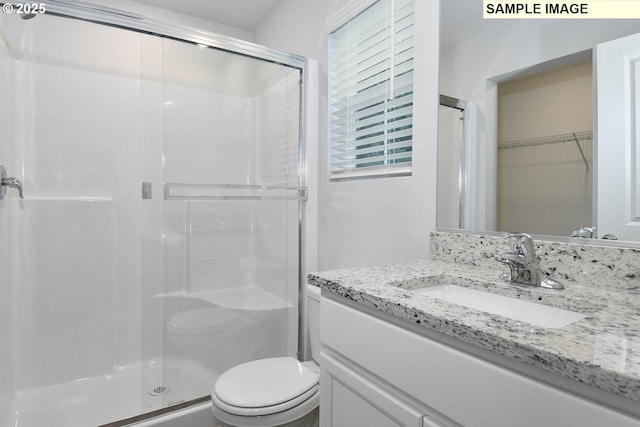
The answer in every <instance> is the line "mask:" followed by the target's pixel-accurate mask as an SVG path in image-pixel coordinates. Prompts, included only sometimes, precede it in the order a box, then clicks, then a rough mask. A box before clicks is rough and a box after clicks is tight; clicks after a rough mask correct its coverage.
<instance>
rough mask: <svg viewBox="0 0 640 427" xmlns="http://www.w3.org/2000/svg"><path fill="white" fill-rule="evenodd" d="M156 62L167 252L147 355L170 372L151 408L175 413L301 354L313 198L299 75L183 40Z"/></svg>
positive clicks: (153, 207)
mask: <svg viewBox="0 0 640 427" xmlns="http://www.w3.org/2000/svg"><path fill="white" fill-rule="evenodd" d="M157 53H158V58H160V57H161V58H162V76H161V77H162V79H161V82H162V88H161V89H162V91H161V96H162V111H161V114H162V117H163V135H162V139H163V142H164V144H163V148H162V150H161V151H160V150H157V149H154V148H150V151H149V153H150V156H147V155H146V154H145V161H147V160H149V162H151V163H150V165H153V166H150V167H145V170H146V171H148V173H149V176H150V178H149V179H150V182H152V184H153V188H154V191H155V193H156V194H154V195H153V197H152V199H150V200H146V201H145V202H148V205H147V208H148V210H147V214H148V215H147V218H148V224H147V225H145V227H147V229H148V230H153V232H154V233H155V234H156V235H162V246H161V247H162V253H159V252H157V251H156V250H155V249H153V248H150V253H149V255H150V256H149V257H147V258H146V260H147V263H150V264H154V263H158V262H161V263H162V265H163V266H164V268H163V270H162V274H161V276H162V277H160V276H159V275H158V274H159V273H158V272H157V271H155V272H152V271H151V268H149V269H146V270H147V271H148V272H149V274H150V276H149V277H154V279H153V280H152V283H149V286H150V288H149V289H153V288H155V289H156V290H157V292H149V293H148V295H147V297H148V299H147V308H148V310H144V309H143V311H148V313H149V314H150V316H149V317H148V321H147V324H146V327H145V329H146V331H147V332H148V336H149V337H154V338H149V339H147V340H145V341H146V342H145V344H144V350H145V351H146V352H147V353H148V357H146V358H145V359H148V360H154V361H157V362H158V363H161V366H162V377H161V378H160V377H158V378H154V377H153V375H151V376H150V377H148V378H147V379H146V381H147V382H148V383H149V384H148V387H147V388H148V389H149V390H152V392H151V393H150V395H149V397H148V398H147V400H148V401H150V402H151V401H153V400H154V399H155V400H158V399H161V400H162V405H163V406H168V405H173V404H177V403H180V402H184V401H188V400H191V399H195V398H198V397H202V396H206V395H209V394H210V393H211V388H212V386H213V384H214V382H215V379H216V378H217V377H218V376H219V375H220V374H221V373H222V372H224V371H225V370H227V369H229V368H230V367H232V366H235V365H237V364H239V363H243V362H247V361H250V360H254V359H259V358H264V357H273V356H284V355H295V353H296V351H297V327H298V326H297V324H298V314H297V313H298V288H299V274H300V273H299V259H300V255H299V249H300V248H299V228H300V214H299V206H300V200H302V199H303V198H304V196H305V193H304V191H303V190H301V189H300V187H299V186H300V172H299V165H300V149H299V145H300V96H301V91H300V77H301V76H300V74H301V71H300V69H297V68H292V67H288V66H284V65H280V64H276V63H273V62H269V61H264V60H260V59H257V58H253V57H249V56H245V55H239V54H234V53H231V52H228V51H223V50H219V49H213V48H207V47H202V46H198V45H194V44H190V43H183V42H178V41H173V40H163V42H162V47H161V51H160V50H158V51H157ZM152 62H153V60H150V62H149V63H150V64H151V63H152ZM152 80H153V79H150V83H149V84H150V85H153V84H154V83H153V82H152ZM158 90H159V86H158V87H155V88H154V87H153V86H150V90H149V96H154V95H153V94H156V95H157V96H159V95H158V94H159V93H160V92H159V91H158ZM156 104H157V103H156ZM157 113H158V114H160V111H158V112H157ZM158 184H161V187H160V185H158ZM156 188H162V194H160V195H159V197H158V194H157V193H159V191H157V190H156ZM154 260H155V262H154ZM160 286H162V288H160ZM156 320H158V321H156ZM154 381H155V383H154ZM153 394H156V395H153ZM151 406H153V405H151Z"/></svg>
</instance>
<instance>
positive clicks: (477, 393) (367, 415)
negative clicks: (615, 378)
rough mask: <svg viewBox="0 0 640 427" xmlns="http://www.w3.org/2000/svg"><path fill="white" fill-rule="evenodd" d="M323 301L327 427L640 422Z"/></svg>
mask: <svg viewBox="0 0 640 427" xmlns="http://www.w3.org/2000/svg"><path fill="white" fill-rule="evenodd" d="M363 310H364V309H361V306H359V305H358V304H355V303H352V302H349V301H347V300H345V299H341V298H340V297H334V296H331V297H327V296H326V295H325V293H324V292H323V297H322V300H321V332H320V335H321V342H322V348H321V359H320V364H321V406H320V408H321V415H320V423H321V426H322V427H360V426H362V427H365V426H367V427H368V426H376V427H386V426H416V427H418V426H425V427H443V426H460V425H463V426H472V427H474V426H491V427H502V426H504V427H512V426H519V427H529V426H530V427H534V426H535V427H538V426H581V427H589V426H593V427H601V426H616V427H622V426H636V427H637V426H640V419H638V418H635V417H633V416H630V415H627V414H625V413H622V412H619V411H617V410H615V409H612V408H610V407H607V406H605V405H603V404H600V403H596V402H594V401H591V400H587V399H584V398H582V397H580V396H578V395H575V394H573V393H569V392H567V391H564V390H561V389H559V388H556V387H555V386H552V385H550V384H548V383H546V382H542V381H539V380H538V379H535V378H532V377H530V376H525V375H523V374H521V373H518V372H515V371H512V370H510V369H507V368H505V367H503V366H501V365H499V364H496V363H493V362H492V361H488V360H484V359H482V358H479V357H477V356H475V355H472V354H470V353H467V352H465V351H461V350H459V349H457V348H454V347H452V346H449V345H447V344H444V343H443V342H440V341H438V340H436V339H433V337H431V336H427V335H428V334H422V333H419V332H416V330H415V329H417V328H413V327H410V326H411V325H409V324H408V322H407V321H404V320H400V319H398V320H397V321H396V320H393V321H392V319H390V318H383V317H384V316H379V315H377V314H376V312H374V311H373V310H370V309H366V312H365V311H363Z"/></svg>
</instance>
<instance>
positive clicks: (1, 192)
mask: <svg viewBox="0 0 640 427" xmlns="http://www.w3.org/2000/svg"><path fill="white" fill-rule="evenodd" d="M5 187H11V188H15V189H16V190H18V193H19V195H20V198H21V199H24V196H23V194H22V183H21V182H20V180H19V179H18V178H11V177H7V171H6V169H5V168H4V166H2V165H0V199H4V196H5V195H6V193H7V189H6V188H5Z"/></svg>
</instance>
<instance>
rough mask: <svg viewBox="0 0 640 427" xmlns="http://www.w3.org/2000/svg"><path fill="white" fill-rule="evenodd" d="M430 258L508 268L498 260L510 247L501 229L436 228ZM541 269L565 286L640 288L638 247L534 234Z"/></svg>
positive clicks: (639, 250) (639, 252)
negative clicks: (488, 231) (461, 230)
mask: <svg viewBox="0 0 640 427" xmlns="http://www.w3.org/2000/svg"><path fill="white" fill-rule="evenodd" d="M430 241H431V252H430V259H433V260H442V261H449V262H454V263H457V264H466V265H475V266H478V267H480V266H482V267H485V268H486V267H490V268H496V270H497V271H498V270H504V271H505V272H506V271H508V268H507V266H506V265H504V264H503V263H501V262H500V261H498V258H499V257H500V255H501V254H503V253H504V252H507V251H509V243H508V241H507V239H506V238H505V237H504V236H503V235H501V234H500V233H494V234H469V233H455V232H443V231H436V232H432V233H431V239H430ZM534 242H535V250H536V255H537V256H538V258H539V259H540V265H541V267H542V269H543V270H544V271H545V272H546V273H547V274H548V275H549V276H550V277H551V278H553V279H556V280H558V281H561V282H563V283H564V284H565V285H566V286H570V285H571V283H579V284H581V285H585V286H598V287H602V286H606V287H610V288H611V287H615V288H620V289H623V290H628V291H638V292H640V248H633V247H622V246H613V245H611V244H610V243H609V244H607V245H598V244H593V243H592V244H581V243H575V242H558V241H550V240H542V239H540V240H538V239H535V238H534Z"/></svg>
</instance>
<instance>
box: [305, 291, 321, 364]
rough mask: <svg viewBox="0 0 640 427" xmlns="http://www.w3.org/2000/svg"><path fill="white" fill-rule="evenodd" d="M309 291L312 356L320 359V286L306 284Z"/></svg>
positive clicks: (308, 313) (308, 326) (317, 359)
mask: <svg viewBox="0 0 640 427" xmlns="http://www.w3.org/2000/svg"><path fill="white" fill-rule="evenodd" d="M305 290H306V293H307V332H308V334H309V347H310V348H311V358H312V359H313V360H315V361H316V362H319V361H320V288H318V287H317V286H311V285H307V286H306V289H305Z"/></svg>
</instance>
